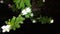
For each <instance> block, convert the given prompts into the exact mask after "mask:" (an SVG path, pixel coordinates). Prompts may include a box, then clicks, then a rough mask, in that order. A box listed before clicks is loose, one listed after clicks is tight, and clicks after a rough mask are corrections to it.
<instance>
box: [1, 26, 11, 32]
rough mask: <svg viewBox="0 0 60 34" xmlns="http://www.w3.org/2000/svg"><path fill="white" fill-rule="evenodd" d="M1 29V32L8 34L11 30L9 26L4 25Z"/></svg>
mask: <svg viewBox="0 0 60 34" xmlns="http://www.w3.org/2000/svg"><path fill="white" fill-rule="evenodd" d="M1 28H2V32H9V31H10V29H11V25H4V26H2V27H1Z"/></svg>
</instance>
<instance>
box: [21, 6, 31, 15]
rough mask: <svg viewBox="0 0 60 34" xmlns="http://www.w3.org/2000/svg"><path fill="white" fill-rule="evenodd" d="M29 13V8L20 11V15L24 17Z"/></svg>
mask: <svg viewBox="0 0 60 34" xmlns="http://www.w3.org/2000/svg"><path fill="white" fill-rule="evenodd" d="M29 12H31V9H30V8H29V7H27V8H25V9H23V10H22V15H26V14H27V13H29Z"/></svg>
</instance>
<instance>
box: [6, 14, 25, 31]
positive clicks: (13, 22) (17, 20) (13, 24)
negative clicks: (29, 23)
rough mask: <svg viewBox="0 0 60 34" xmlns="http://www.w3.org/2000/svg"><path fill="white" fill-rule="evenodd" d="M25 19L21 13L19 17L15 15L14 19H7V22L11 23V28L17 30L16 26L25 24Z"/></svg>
mask: <svg viewBox="0 0 60 34" xmlns="http://www.w3.org/2000/svg"><path fill="white" fill-rule="evenodd" d="M24 20H25V18H23V17H22V16H21V15H19V16H18V17H15V16H13V18H12V19H9V21H6V22H5V23H6V24H8V25H11V29H13V30H16V28H20V24H23V21H24ZM21 22H22V23H21Z"/></svg>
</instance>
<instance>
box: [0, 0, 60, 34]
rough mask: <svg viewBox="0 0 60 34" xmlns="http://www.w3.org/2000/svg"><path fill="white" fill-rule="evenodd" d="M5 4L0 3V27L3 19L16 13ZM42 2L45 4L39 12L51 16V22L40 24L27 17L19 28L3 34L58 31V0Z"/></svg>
mask: <svg viewBox="0 0 60 34" xmlns="http://www.w3.org/2000/svg"><path fill="white" fill-rule="evenodd" d="M35 1H36V0H35ZM8 3H9V2H8ZM8 3H7V4H8ZM32 3H33V1H32ZM7 4H0V27H1V26H2V25H4V24H5V23H4V21H5V20H8V19H10V18H11V17H12V16H16V15H17V14H16V13H14V12H12V10H10V9H9V8H8V6H7ZM44 4H45V5H44V7H42V9H41V10H42V11H41V14H42V15H43V16H52V17H53V19H54V23H53V24H41V23H35V24H32V23H31V21H29V20H28V19H27V20H26V21H25V23H24V24H23V25H21V28H19V29H17V30H16V31H10V32H9V33H3V34H17V33H19V34H35V33H37V34H38V33H58V32H60V28H59V27H60V3H59V1H58V0H46V2H45V3H44ZM34 6H35V5H34ZM37 7H38V6H37ZM36 9H37V8H36ZM38 12H40V11H38Z"/></svg>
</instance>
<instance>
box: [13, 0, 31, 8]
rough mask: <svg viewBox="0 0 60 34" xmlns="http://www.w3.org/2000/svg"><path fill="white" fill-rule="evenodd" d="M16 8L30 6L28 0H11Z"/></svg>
mask: <svg viewBox="0 0 60 34" xmlns="http://www.w3.org/2000/svg"><path fill="white" fill-rule="evenodd" d="M13 2H14V3H15V5H16V8H17V9H24V8H25V7H31V4H30V0H13Z"/></svg>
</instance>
